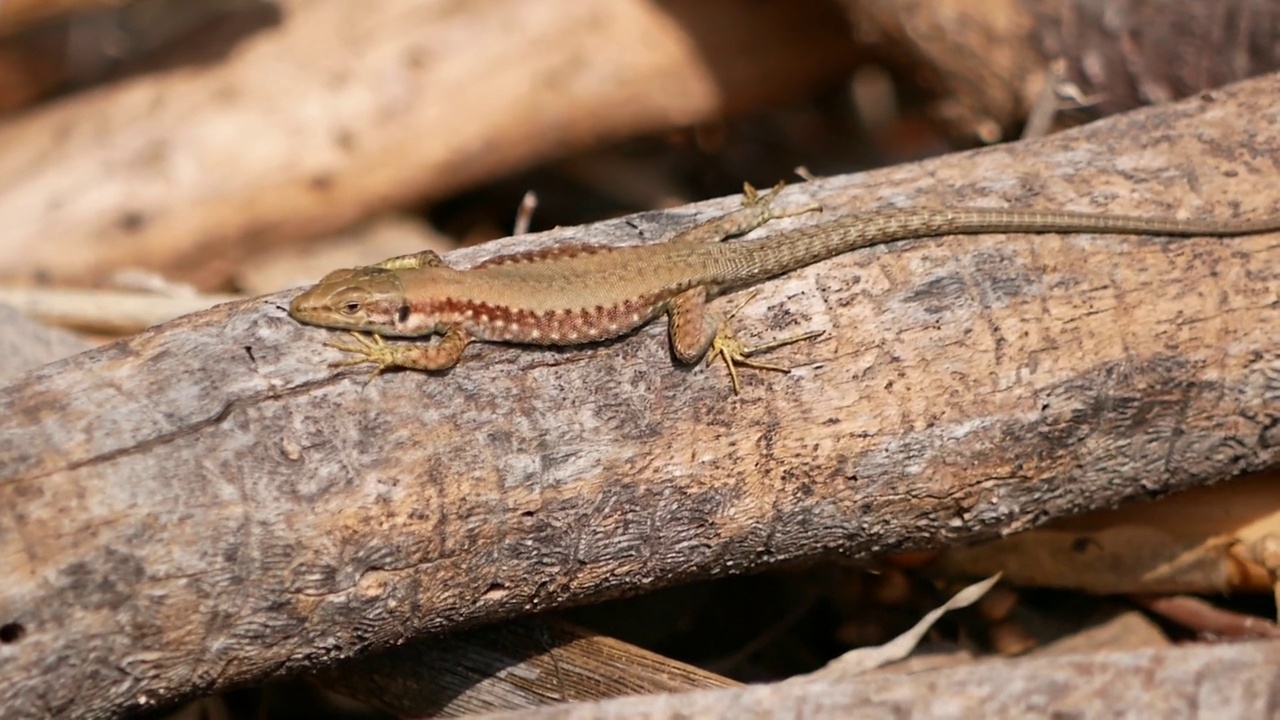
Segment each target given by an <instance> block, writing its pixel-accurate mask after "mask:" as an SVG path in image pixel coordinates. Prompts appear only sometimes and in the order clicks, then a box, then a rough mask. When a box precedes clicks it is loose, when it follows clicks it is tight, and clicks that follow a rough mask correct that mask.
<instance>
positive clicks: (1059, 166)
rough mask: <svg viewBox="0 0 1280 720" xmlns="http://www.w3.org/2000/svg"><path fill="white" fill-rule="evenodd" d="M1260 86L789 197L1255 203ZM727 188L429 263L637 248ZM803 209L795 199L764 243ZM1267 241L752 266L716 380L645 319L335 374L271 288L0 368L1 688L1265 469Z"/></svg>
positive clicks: (1270, 183)
mask: <svg viewBox="0 0 1280 720" xmlns="http://www.w3.org/2000/svg"><path fill="white" fill-rule="evenodd" d="M1278 96H1280V76H1273V77H1268V78H1265V79H1260V80H1256V81H1250V82H1245V83H1240V84H1238V85H1235V86H1232V87H1230V88H1227V89H1224V90H1222V91H1217V92H1214V93H1211V94H1206V95H1203V96H1201V97H1197V98H1195V99H1193V100H1190V101H1186V102H1183V103H1180V104H1176V105H1170V106H1165V107H1159V108H1151V109H1146V110H1143V111H1139V112H1135V113H1132V114H1129V115H1126V116H1121V117H1117V118H1113V119H1110V120H1107V121H1103V122H1100V123H1096V124H1094V125H1090V126H1088V127H1085V128H1082V129H1079V130H1077V131H1073V132H1070V133H1064V134H1061V135H1057V136H1053V137H1051V138H1049V139H1046V140H1043V141H1038V142H1034V143H1018V144H1014V145H1009V146H1001V147H995V148H989V149H987V150H985V151H981V152H974V153H968V154H963V155H955V156H949V157H943V158H938V159H935V160H931V161H928V162H924V163H920V164H916V165H910V166H902V167H896V168H890V169H885V170H880V171H876V172H872V173H867V174H865V175H859V176H842V177H833V178H829V179H826V180H822V181H818V182H814V183H810V184H806V185H803V186H799V187H793V188H791V189H790V190H788V191H787V192H786V193H785V194H784V195H783V196H782V197H781V198H780V200H779V202H780V203H787V204H790V203H801V202H806V201H808V200H816V201H818V202H820V203H821V204H822V205H823V206H824V208H825V209H826V211H825V214H826V215H828V216H839V215H849V214H855V213H858V212H860V211H862V210H863V209H866V208H871V207H882V206H885V205H903V206H911V205H939V204H947V205H970V206H976V205H984V206H1018V207H1039V208H1066V209H1072V210H1093V211H1109V212H1123V213H1132V214H1144V213H1145V214H1164V215H1167V214H1175V215H1180V216H1196V217H1209V216H1215V217H1220V218H1225V217H1231V216H1240V217H1260V216H1264V215H1271V214H1274V213H1275V212H1276V211H1277V210H1278V209H1280V208H1277V204H1276V198H1275V188H1276V187H1278V186H1280V166H1277V164H1276V162H1275V158H1277V157H1280V132H1276V129H1277V128H1280V104H1277V103H1276V102H1275V98H1276V97H1278ZM737 202H738V201H737V200H736V199H725V200H721V201H717V202H711V203H706V204H703V205H699V206H698V208H697V209H696V210H693V209H690V210H681V211H671V212H662V213H648V214H644V215H639V216H634V217H630V218H624V219H621V220H615V221H611V222H606V223H600V224H596V225H592V226H589V227H580V228H566V229H560V230H556V231H553V232H550V233H544V234H540V235H532V236H525V237H522V238H519V239H517V240H513V241H501V242H499V243H497V244H495V245H493V246H486V247H484V248H479V249H469V250H466V251H460V252H457V253H453V254H451V255H450V256H449V258H448V259H449V261H450V262H451V263H454V264H459V265H462V264H467V263H471V262H475V261H477V260H479V259H481V258H483V257H488V256H492V255H493V254H494V253H495V252H500V251H510V250H514V249H518V248H529V247H534V246H543V245H545V244H547V243H548V242H566V241H574V240H577V241H584V240H589V241H592V242H600V243H636V242H652V241H658V240H660V239H662V238H665V237H667V236H669V235H670V234H671V233H672V232H673V231H676V230H679V229H683V228H685V227H688V226H689V224H690V223H691V222H693V221H695V220H697V219H704V218H706V217H708V216H710V214H712V213H719V212H723V211H725V210H726V209H729V208H730V207H733V206H734V205H735V204H736V203H737ZM824 220H825V218H824V217H822V216H821V215H818V214H812V213H811V214H809V215H806V216H803V217H796V218H791V219H788V220H785V221H777V222H775V223H771V224H770V225H769V226H767V227H766V228H764V229H763V230H762V231H761V232H762V233H764V234H768V233H772V232H776V231H777V230H778V229H780V228H786V227H794V226H798V225H802V224H805V223H820V222H823V221H824ZM1278 287H1280V242H1277V236H1276V235H1274V234H1272V235H1257V236H1250V237H1241V238H1234V239H1222V238H1191V239H1178V240H1173V239H1159V238H1135V237H1122V236H1101V235H1069V236H1061V235H1043V236H1034V237H1032V236H1018V235H989V236H976V237H966V238H942V239H932V240H921V241H912V242H905V243H901V244H896V245H893V246H886V247H879V248H873V249H870V250H867V251H864V252H858V253H851V254H848V255H845V256H842V257H839V258H836V259H833V260H830V261H828V262H824V263H821V264H819V265H817V266H814V267H810V268H806V269H804V270H801V271H797V272H794V273H790V274H788V275H787V276H785V277H783V278H780V279H778V280H775V281H772V282H769V283H764V284H762V285H761V286H760V287H759V288H758V289H759V290H760V295H759V296H758V297H757V298H756V299H755V300H754V301H753V302H752V303H750V304H749V305H748V306H747V309H746V311H745V316H740V317H739V319H738V320H739V327H740V331H741V334H743V335H745V336H748V337H751V336H754V335H759V336H764V337H768V336H775V335H789V334H792V333H796V332H800V331H807V330H813V329H824V330H826V331H827V334H826V336H824V337H823V338H821V339H819V340H817V341H814V342H812V343H808V344H803V345H797V346H792V347H790V348H786V349H784V350H782V351H780V352H778V353H777V354H776V356H775V357H773V358H771V359H772V360H775V361H777V362H781V363H790V364H794V365H796V366H797V368H796V370H795V371H794V372H793V373H792V374H790V375H778V374H761V375H753V376H750V377H748V378H747V382H746V385H745V388H744V389H745V393H744V395H743V396H741V397H738V398H735V397H734V396H733V395H732V394H731V392H730V391H729V388H728V383H727V380H726V378H725V377H724V375H723V373H721V372H719V371H718V369H710V370H709V369H706V368H694V369H685V368H681V367H677V366H675V365H674V364H673V361H672V360H671V358H670V355H669V352H668V350H667V347H666V342H665V332H666V329H665V323H661V322H658V323H653V324H652V325H651V326H649V327H648V328H646V329H644V330H642V331H640V332H638V333H636V334H635V335H634V336H631V337H627V338H623V339H620V340H619V341H617V342H613V343H608V344H605V345H601V346H592V347H585V348H574V349H567V350H552V349H537V348H514V347H502V346H497V345H476V346H473V347H471V348H469V350H468V352H467V354H466V356H465V357H464V359H463V363H462V364H461V365H460V366H459V367H457V368H455V369H454V370H452V371H450V372H447V373H441V374H426V373H412V372H400V373H389V374H387V375H384V376H381V377H378V378H376V379H374V380H373V381H372V382H367V373H365V372H363V371H360V370H349V369H348V370H335V369H332V368H330V367H329V366H328V363H329V362H331V361H333V360H336V359H338V358H339V357H340V354H339V353H338V352H337V351H334V350H330V349H326V348H324V347H323V342H324V341H325V340H327V339H332V338H336V337H342V336H341V335H337V334H334V333H330V332H328V331H325V330H321V329H317V328H309V327H302V326H300V325H298V324H297V323H295V322H293V321H291V320H290V319H289V317H288V316H287V314H286V312H285V308H284V305H285V303H286V302H287V300H288V298H289V295H288V294H280V295H276V296H269V297H265V298H261V299H257V300H253V301H247V302H241V303H233V304H227V305H222V306H219V307H216V308H213V309H211V310H209V311H207V312H204V313H201V314H197V315H192V316H189V317H186V318H182V319H178V320H175V321H173V322H171V323H168V324H166V325H163V326H160V327H158V328H155V329H152V330H149V331H147V332H144V333H142V334H140V335H138V336H136V337H132V338H129V339H126V340H124V341H121V342H118V343H115V344H112V345H109V346H106V347H104V348H100V349H97V350H94V351H91V352H88V353H85V354H82V355H78V356H75V357H72V358H69V359H67V360H66V361H63V362H59V363H55V364H53V365H50V366H46V367H44V368H42V369H40V370H37V371H35V372H31V373H28V374H26V375H23V376H21V377H19V378H17V379H14V380H12V381H10V382H9V383H8V384H5V385H3V386H0V418H4V421H3V423H4V424H3V426H2V427H0V507H3V508H4V509H5V512H3V513H0V563H2V564H3V567H4V569H5V572H6V579H7V582H6V583H4V585H3V586H0V698H3V700H2V701H0V702H3V703H5V707H4V710H5V711H6V712H5V714H6V715H7V716H12V717H23V716H31V715H41V714H60V715H66V716H72V717H100V716H106V715H112V714H116V713H119V712H121V711H123V710H125V709H129V708H139V707H150V706H153V705H155V704H157V703H164V702H169V701H172V700H175V699H178V698H182V697H188V696H191V695H193V694H198V693H202V692H208V691H212V690H216V689H219V688H223V687H227V686H229V685H231V684H236V683H243V682H248V681H252V680H258V679H262V678H265V677H269V676H276V675H279V674H282V673H290V672H296V671H302V670H308V669H315V668H319V667H323V666H326V665H329V664H331V663H333V662H335V661H337V660H338V659H340V658H345V657H351V656H354V655H358V654H362V653H365V652H369V651H372V650H375V649H378V648H385V647H388V646H390V645H393V644H396V643H399V642H401V641H403V640H406V639H408V638H411V637H416V636H421V635H424V634H430V633H436V632H441V631H445V630H449V629H452V628H455V627H457V626H459V625H460V624H462V623H477V622H483V621H487V620H494V619H497V618H500V617H505V616H513V615H519V614H524V613H529V612H533V611H538V610H543V609H546V608H550V607H557V606H564V605H567V604H571V603H582V602H587V601H589V600H590V599H593V598H599V597H604V596H610V595H618V594H624V593H636V592H641V591H643V590H645V589H646V588H650V587H653V586H655V585H660V584H670V583H675V582H679V581H682V580H687V579H693V578H701V577H708V576H713V575H719V574H724V573H735V572H742V571H745V570H748V569H752V568H760V567H764V566H767V565H769V564H771V563H775V562H779V561H784V560H789V559H793V558H798V557H803V556H811V555H815V554H819V553H825V552H829V551H840V552H844V553H848V554H851V555H855V556H869V555H874V554H877V553H882V552H885V551H888V550H900V549H908V548H926V547H939V546H943V545H946V544H948V543H953V542H959V541H965V540H971V539H975V538H979V537H985V536H991V535H994V534H999V533H1007V532H1012V531H1015V530H1020V529H1025V528H1028V527H1031V526H1034V525H1036V524H1038V523H1040V522H1042V521H1044V520H1047V519H1049V518H1053V517H1057V516H1061V515H1066V514H1070V513H1075V512H1079V511H1082V510H1086V509H1091V508H1097V507H1103V506H1110V505H1114V504H1116V503H1119V502H1121V501H1122V500H1124V499H1126V498H1133V497H1141V496H1150V495H1153V494H1159V493H1164V492H1169V491H1173V490H1177V489H1182V488H1188V487H1193V486H1198V485H1203V484H1207V483H1210V482H1213V481H1216V480H1220V479H1223V478H1227V477H1231V476H1235V475H1239V474H1242V473H1245V472H1249V471H1253V470H1258V469H1261V468H1263V467H1267V466H1269V465H1274V464H1276V463H1277V462H1280V437H1278V436H1277V432H1278V430H1277V428H1280V338H1278V337H1277V334H1276V330H1275V329H1276V328H1277V327H1280V302H1277V296H1276V289H1277V288H1278Z"/></svg>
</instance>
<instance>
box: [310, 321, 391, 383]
mask: <svg viewBox="0 0 1280 720" xmlns="http://www.w3.org/2000/svg"><path fill="white" fill-rule="evenodd" d="M351 337H353V338H355V339H356V344H354V345H352V344H350V343H340V342H333V341H330V342H327V343H325V347H331V348H333V349H334V350H341V351H342V352H347V353H352V354H353V355H355V357H349V358H345V359H342V360H335V361H333V362H331V363H329V367H335V368H337V367H350V366H352V365H363V364H364V363H373V364H375V365H377V367H376V368H374V369H373V372H372V373H370V374H369V379H368V380H366V381H365V382H366V384H367V383H368V382H371V381H372V380H373V379H374V378H376V377H378V376H379V375H381V374H382V373H383V372H384V371H386V369H387V368H390V367H395V365H396V362H395V353H394V352H393V351H392V349H391V346H389V345H387V343H386V342H385V341H384V340H383V339H382V336H381V335H362V334H360V333H357V332H353V333H351Z"/></svg>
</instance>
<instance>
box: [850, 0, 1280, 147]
mask: <svg viewBox="0 0 1280 720" xmlns="http://www.w3.org/2000/svg"><path fill="white" fill-rule="evenodd" d="M843 5H844V6H845V8H846V9H847V10H848V12H849V14H850V18H851V21H852V22H853V24H854V27H855V28H856V29H857V31H858V33H859V37H860V38H861V39H862V40H863V41H867V42H871V43H875V44H878V45H879V47H880V48H881V54H882V55H883V56H884V57H886V58H887V59H889V60H890V61H891V62H893V63H895V64H896V65H898V66H899V67H900V69H901V71H902V73H903V74H904V75H906V76H909V77H912V78H914V79H916V80H918V81H919V82H921V83H922V84H924V85H926V86H931V87H932V88H933V89H934V90H935V92H936V93H937V94H938V100H937V102H936V103H935V104H934V106H933V108H932V109H933V113H934V115H935V116H936V117H937V118H938V119H940V120H941V121H943V122H944V123H945V125H946V126H947V127H948V128H949V129H950V130H951V131H952V133H953V134H955V135H957V136H959V137H961V138H964V139H967V140H970V141H972V140H975V139H976V140H980V141H983V142H995V141H996V140H1000V139H1002V138H1008V137H1010V136H1011V135H1014V134H1016V130H1017V128H1018V126H1019V125H1020V124H1021V123H1022V122H1023V121H1024V120H1026V119H1027V116H1028V115H1029V114H1030V113H1032V112H1033V110H1035V109H1036V108H1037V105H1038V104H1039V103H1041V102H1045V101H1048V102H1052V103H1059V102H1060V103H1061V105H1062V106H1063V107H1072V106H1073V105H1077V104H1078V102H1079V101H1081V100H1083V101H1084V104H1085V105H1086V106H1087V107H1085V108H1083V111H1082V113H1081V114H1083V116H1084V117H1085V118H1088V119H1093V118H1097V117H1102V116H1104V115H1111V114H1114V113H1117V112H1121V111H1124V110H1129V109H1132V108H1134V107H1137V106H1139V105H1143V104H1148V103H1157V102H1163V101H1168V100H1173V99H1177V98H1183V97H1186V96H1188V95H1191V94H1193V93H1196V92H1199V91H1201V90H1205V89H1208V88H1213V87H1217V86H1220V85H1222V84H1225V83H1228V82H1232V81H1234V80H1240V79H1243V78H1246V77H1249V76H1252V75H1257V74H1260V73H1265V72H1271V71H1273V70H1276V69H1277V68H1280V46H1277V44H1276V42H1275V38H1276V37H1277V36H1280V6H1277V5H1276V3H1274V2H1271V0H1223V2H1212V3H1205V2H1195V1H1194V0H1190V1H1188V0H1113V1H1109V2H1095V1H1094V0H843ZM864 51H865V48H864ZM1055 63H1060V67H1058V68H1055V67H1054V64H1055ZM1058 83H1069V84H1070V87H1071V89H1072V90H1073V93H1072V94H1074V95H1076V97H1075V98H1070V97H1062V98H1058V97H1055V96H1054V93H1053V92H1052V88H1049V92H1048V93H1047V94H1046V92H1045V91H1046V87H1045V86H1046V84H1051V85H1056V84H1058ZM1066 87H1067V86H1066V85H1064V86H1063V89H1066Z"/></svg>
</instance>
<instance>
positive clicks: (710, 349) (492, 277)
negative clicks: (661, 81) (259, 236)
mask: <svg viewBox="0 0 1280 720" xmlns="http://www.w3.org/2000/svg"><path fill="white" fill-rule="evenodd" d="M776 194H777V189H776V188H775V190H774V191H773V192H772V193H769V194H767V195H764V196H759V195H757V194H756V192H755V190H754V189H753V188H751V186H750V185H748V186H746V198H745V201H744V203H743V207H742V208H740V209H739V210H736V211H734V212H730V213H727V214H725V215H722V216H720V217H718V218H715V219H712V220H710V221H707V222H705V223H702V224H701V225H697V226H695V227H694V228H692V229H690V230H687V231H685V232H683V233H680V234H679V235H677V236H676V237H675V238H674V239H672V240H671V241H669V242H666V243H661V244H656V245H634V246H625V247H611V246H602V245H564V246H557V247H552V248H548V249H544V250H534V251H531V252H523V253H516V254H512V255H505V256H501V257H496V258H493V259H490V260H487V261H485V262H482V263H480V264H479V265H476V266H475V267H472V268H470V269H467V270H456V269H454V268H451V267H448V266H447V265H445V264H444V263H443V261H441V259H440V256H439V255H437V254H436V253H434V252H431V251H424V252H420V253H417V254H413V255H404V256H400V257H395V258H391V259H389V260H384V261H383V262H380V263H378V264H376V265H370V266H367V267H357V268H352V269H347V270H336V271H334V272H331V273H329V274H328V275H326V276H325V277H324V278H323V279H322V280H321V281H320V282H319V283H317V284H316V285H314V286H313V287H311V288H309V289H307V290H306V291H304V292H303V293H302V294H301V295H298V296H297V297H296V298H294V300H293V302H292V303H291V304H290V306H289V314H290V315H292V316H293V318H294V319H295V320H298V321H299V322H303V323H307V324H310V325H319V326H321V327H327V328H336V329H344V330H350V331H352V332H353V334H354V335H355V337H356V339H357V341H358V344H342V343H328V345H329V346H330V347H334V348H337V349H339V350H343V351H345V352H350V353H354V354H355V355H356V356H357V357H354V358H349V359H347V360H344V361H339V362H337V363H335V365H357V364H361V363H374V364H375V365H376V366H377V367H376V368H375V369H374V372H373V374H372V375H371V376H370V379H372V378H373V377H375V376H376V375H377V374H379V373H381V372H382V371H383V370H385V369H387V368H392V367H403V368H411V369H417V370H445V369H447V368H451V367H453V366H454V365H456V364H457V363H458V361H459V359H460V358H461V357H462V353H463V350H465V349H466V347H467V345H468V344H469V343H470V342H471V341H473V340H484V341H490V342H507V343H523V344H532V345H577V344H581V343H589V342H596V341H601V340H609V339H612V338H616V337H618V336H620V335H624V334H626V333H628V332H630V331H632V330H634V329H636V328H638V327H640V326H642V325H644V324H646V323H648V322H649V321H651V320H653V319H654V318H656V317H657V316H658V315H661V314H663V313H666V314H667V315H668V316H669V317H670V321H669V328H668V330H669V334H670V338H671V347H672V350H673V352H674V354H675V356H676V358H678V359H679V360H680V361H682V362H685V363H696V362H698V360H700V359H701V358H703V357H706V358H707V362H708V363H710V362H711V361H712V360H713V359H714V358H715V357H717V356H718V357H721V358H723V360H724V361H725V363H726V364H727V365H728V367H729V373H730V377H731V378H732V381H733V388H734V392H737V391H738V390H739V381H738V374H737V371H736V370H735V365H744V366H749V367H755V368H760V369H766V370H780V371H784V372H785V371H786V370H787V368H782V367H777V366H773V365H767V364H764V363H760V362H756V361H753V360H750V359H748V358H749V357H750V356H752V355H754V354H756V353H758V352H761V351H763V350H767V349H771V348H774V347H778V346H779V345H783V344H787V343H789V342H796V341H798V340H803V339H808V338H812V337H815V336H816V335H818V334H821V333H807V334H805V335H801V336H798V337H794V338H788V339H785V340H781V341H775V342H772V343H768V344H766V345H763V346H757V347H750V348H748V347H745V346H743V345H742V344H741V343H739V342H738V341H737V340H735V339H734V338H733V335H732V333H731V332H730V331H729V328H728V319H729V318H731V317H732V316H733V314H732V313H731V314H730V315H729V316H728V317H726V318H724V319H723V320H719V319H715V318H709V317H707V313H706V310H705V308H706V304H707V302H708V300H709V299H710V298H711V297H713V296H715V295H718V294H720V293H722V292H724V291H725V290H727V289H729V288H734V287H742V286H745V285H750V284H752V283H756V282H759V281H761V280H764V279H766V278H770V277H773V276H775V275H781V274H783V273H786V272H790V271H792V270H796V269H798V268H802V267H805V266H807V265H811V264H813V263H816V262H819V261H821V260H825V259H827V258H830V257H833V256H835V255H839V254H842V253H845V252H849V251H851V250H856V249H858V248H865V247H870V246H873V245H882V244H884V243H889V242H894V241H898V240H906V239H911V238H923V237H934V236H939V235H960V234H979V233H1013V232H1030V233H1070V232H1094V233H1123V234H1136V235H1174V236H1196V235H1208V236H1233V235H1250V234H1255V233H1263V232H1276V231H1280V217H1272V218H1264V219H1261V220H1254V221H1245V222H1238V223H1237V222H1218V221H1203V222H1202V221H1194V220H1173V219H1159V218H1146V217H1130V216H1122V215H1092V214H1084V213H1070V212H1043V211H1031V210H1001V209H919V208H917V209H905V210H897V209H894V210H880V211H875V212H870V213H865V214H862V215H857V216H853V217H848V218H841V219H838V220H835V221H833V222H828V223H825V224H821V225H817V226H814V227H808V228H799V229H795V230H790V231H786V232H783V233H780V234H777V235H774V236H772V237H767V238H762V239H758V240H744V241H742V242H735V243H726V242H719V241H721V240H724V239H726V238H729V237H734V236H738V235H742V234H745V233H747V232H750V231H751V230H753V229H755V228H757V227H760V226H761V225H763V224H765V223H767V222H768V221H770V220H773V219H776V218H781V217H788V216H792V215H798V214H801V213H806V212H810V211H813V210H818V209H819V208H818V207H816V206H812V205H809V206H804V207H801V208H798V209H791V210H775V209H773V207H772V200H773V198H774V196H775V195H776ZM739 307H741V306H739ZM734 312H735V313H736V312H737V310H735V311H734ZM360 332H367V333H372V334H373V336H372V338H367V337H365V336H364V335H361V334H359V333H360ZM436 334H438V335H440V336H441V339H440V341H439V342H436V343H434V344H427V343H398V344H387V343H386V342H384V341H383V339H382V338H383V337H384V336H386V337H422V336H428V335H436Z"/></svg>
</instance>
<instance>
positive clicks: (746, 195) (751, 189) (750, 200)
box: [742, 180, 822, 220]
mask: <svg viewBox="0 0 1280 720" xmlns="http://www.w3.org/2000/svg"><path fill="white" fill-rule="evenodd" d="M786 186H787V183H786V182H785V181H782V180H780V181H778V184H777V185H774V186H773V187H772V188H769V189H768V190H766V191H765V192H763V193H761V192H760V191H759V190H757V189H756V188H755V186H754V185H752V184H751V183H749V182H744V183H742V206H743V207H757V206H759V207H761V208H765V209H768V212H769V219H770V220H779V219H781V218H788V217H795V216H796V215H806V214H808V213H811V212H822V206H821V205H819V204H817V203H809V204H808V205H801V206H800V207H795V208H790V209H787V210H776V211H775V210H772V209H769V206H770V205H771V204H773V200H774V198H776V197H778V194H779V193H781V192H782V188H784V187H786Z"/></svg>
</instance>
